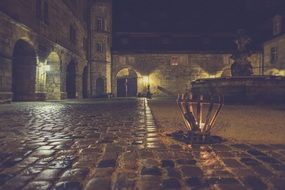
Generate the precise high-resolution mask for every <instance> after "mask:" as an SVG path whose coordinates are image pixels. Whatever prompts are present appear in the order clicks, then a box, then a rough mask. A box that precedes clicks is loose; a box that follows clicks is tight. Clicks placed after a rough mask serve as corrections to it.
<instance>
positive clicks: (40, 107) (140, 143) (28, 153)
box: [0, 99, 285, 190]
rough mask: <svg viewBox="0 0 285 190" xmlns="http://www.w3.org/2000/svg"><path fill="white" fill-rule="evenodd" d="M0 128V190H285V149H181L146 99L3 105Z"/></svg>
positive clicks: (234, 146)
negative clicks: (162, 128)
mask: <svg viewBox="0 0 285 190" xmlns="http://www.w3.org/2000/svg"><path fill="white" fill-rule="evenodd" d="M0 130H1V133H0V153H1V154H0V189H5V190H13V189H41V190H44V189H72V190H77V189H87V190H91V189H94V190H100V189H147V190H151V189H226V190H230V189H238V190H240V189H256V190H262V189H284V188H285V145H282V144H278V145H266V144H261V145H251V144H236V143H234V142H224V143H222V144H215V145H200V146H199V145H195V146H190V145H186V144H183V143H181V142H177V141H174V140H172V139H170V138H169V137H166V136H163V133H161V131H160V132H158V131H159V129H158V128H157V126H156V125H155V121H154V119H153V116H152V113H151V110H150V108H149V107H148V104H147V101H146V100H144V99H130V100H115V99H114V100H112V101H105V102H103V101H102V102H100V101H97V102H95V101H94V102H92V101H82V102H80V101H79V102H76V101H74V102H68V101H62V102H31V103H12V104H5V105H0Z"/></svg>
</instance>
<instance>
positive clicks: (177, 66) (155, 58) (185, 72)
mask: <svg viewBox="0 0 285 190" xmlns="http://www.w3.org/2000/svg"><path fill="white" fill-rule="evenodd" d="M230 63H231V61H230V55H229V54H203V53H202V54H199V53H197V54H196V53H192V54H171V53H161V54H119V53H116V54H113V70H112V84H113V85H112V90H113V92H114V93H115V94H116V92H117V86H116V80H117V74H118V72H119V71H120V70H122V69H125V68H128V69H130V70H134V71H136V73H137V77H138V93H139V92H143V91H145V90H146V85H148V84H145V82H144V81H143V78H144V77H149V81H148V82H149V85H150V90H151V92H152V93H153V94H154V95H155V96H175V95H176V94H177V93H183V92H185V90H186V89H189V88H190V83H191V81H192V80H195V79H198V78H207V77H220V76H222V75H223V76H227V75H229V74H230V72H229V68H230Z"/></svg>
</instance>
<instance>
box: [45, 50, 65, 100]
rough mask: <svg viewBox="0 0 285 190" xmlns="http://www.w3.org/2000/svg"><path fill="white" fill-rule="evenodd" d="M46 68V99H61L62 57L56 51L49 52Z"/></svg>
mask: <svg viewBox="0 0 285 190" xmlns="http://www.w3.org/2000/svg"><path fill="white" fill-rule="evenodd" d="M46 68H47V69H46V85H45V86H46V99H48V100H60V99H61V91H60V85H61V80H60V73H61V72H60V58H59V56H58V54H57V53H56V52H51V53H50V54H49V56H48V58H47V65H46Z"/></svg>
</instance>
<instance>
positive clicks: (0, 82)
mask: <svg viewBox="0 0 285 190" xmlns="http://www.w3.org/2000/svg"><path fill="white" fill-rule="evenodd" d="M43 2H47V3H48V22H45V21H43V20H42V18H39V16H38V15H37V9H36V7H37V6H36V0H29V1H24V0H18V1H10V0H1V1H0V68H1V70H0V101H10V100H11V99H12V97H13V89H12V83H13V76H12V75H13V68H12V67H13V60H14V59H15V55H14V53H15V52H14V50H15V49H14V48H15V45H16V44H17V42H19V41H24V42H26V43H27V44H29V46H30V47H31V48H32V49H33V50H34V51H35V56H36V63H35V64H36V72H35V73H33V74H34V75H35V76H36V77H35V78H36V79H35V81H31V83H30V85H35V92H31V93H34V94H35V97H31V99H44V98H45V97H46V93H47V91H50V92H52V91H53V90H52V89H50V88H51V86H53V85H54V84H51V83H50V84H51V86H46V76H47V72H50V73H49V75H50V76H51V75H57V77H56V78H57V79H56V80H57V82H56V83H57V86H56V88H57V90H55V93H56V94H57V95H54V96H53V95H51V96H50V97H52V99H63V98H65V97H66V85H65V84H66V68H67V65H68V64H69V63H70V62H75V63H76V74H75V75H76V76H75V77H76V97H81V96H82V72H83V68H84V66H85V65H86V64H87V60H86V47H85V42H86V36H87V32H86V24H85V22H84V21H83V20H82V19H83V17H81V16H78V15H75V14H74V12H73V11H72V10H71V8H70V7H69V6H67V4H65V3H64V2H63V1H57V0H48V1H43ZM84 2H85V1H80V6H79V7H82V8H83V6H84V5H83V4H84ZM82 13H83V12H82ZM41 14H42V13H41ZM71 26H72V27H73V28H74V29H75V39H74V40H71V39H70V28H71ZM52 53H55V54H57V56H58V60H57V61H56V63H55V64H57V65H52V66H51V67H50V69H51V70H50V71H46V65H48V64H49V61H48V59H49V56H50V55H51V54H52ZM54 69H55V70H54ZM58 80H60V82H59V81H58ZM58 84H60V90H59V89H58V88H59V86H58ZM58 91H60V92H58Z"/></svg>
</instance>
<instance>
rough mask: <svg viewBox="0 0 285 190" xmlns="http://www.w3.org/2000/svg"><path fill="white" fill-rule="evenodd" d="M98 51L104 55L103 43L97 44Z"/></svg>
mask: <svg viewBox="0 0 285 190" xmlns="http://www.w3.org/2000/svg"><path fill="white" fill-rule="evenodd" d="M96 50H97V52H100V53H102V52H103V44H102V43H97V44H96Z"/></svg>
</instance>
